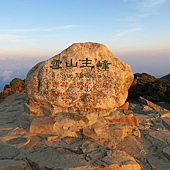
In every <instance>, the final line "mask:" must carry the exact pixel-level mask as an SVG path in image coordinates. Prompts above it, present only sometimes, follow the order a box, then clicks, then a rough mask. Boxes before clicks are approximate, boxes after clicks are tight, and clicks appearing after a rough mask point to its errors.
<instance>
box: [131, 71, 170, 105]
mask: <svg viewBox="0 0 170 170" xmlns="http://www.w3.org/2000/svg"><path fill="white" fill-rule="evenodd" d="M140 96H142V97H144V98H146V99H148V100H150V101H152V102H163V101H166V102H170V82H169V81H168V80H165V79H160V78H155V77H154V76H151V75H149V74H147V73H136V74H134V81H133V83H132V85H131V87H130V89H129V93H128V99H139V97H140Z"/></svg>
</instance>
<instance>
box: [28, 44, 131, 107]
mask: <svg viewBox="0 0 170 170" xmlns="http://www.w3.org/2000/svg"><path fill="white" fill-rule="evenodd" d="M132 81H133V73H132V70H131V67H130V66H129V65H128V64H126V63H125V62H123V61H121V60H120V59H118V58H116V57H115V56H114V55H113V54H112V52H110V51H109V50H108V48H107V47H106V46H105V45H103V44H99V43H91V42H88V43H76V44H73V45H71V46H70V47H68V48H67V49H65V50H64V51H62V52H61V53H60V54H58V55H56V56H54V57H52V58H50V59H49V60H47V61H44V62H40V63H39V64H37V65H36V66H34V67H33V68H32V69H31V70H30V71H29V73H28V75H27V78H26V94H27V97H28V100H29V102H30V103H31V102H32V103H41V104H42V103H43V104H44V106H45V107H46V108H47V107H48V109H49V110H51V108H55V107H58V108H59V107H60V108H73V109H77V110H83V109H113V108H116V107H119V106H121V105H123V104H124V103H125V100H126V98H127V95H128V89H129V87H130V85H131V83H132ZM54 110H55V109H54Z"/></svg>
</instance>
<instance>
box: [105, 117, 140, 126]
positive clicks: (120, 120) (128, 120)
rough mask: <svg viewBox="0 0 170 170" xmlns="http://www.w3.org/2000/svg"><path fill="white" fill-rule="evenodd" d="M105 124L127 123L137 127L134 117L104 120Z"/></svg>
mask: <svg viewBox="0 0 170 170" xmlns="http://www.w3.org/2000/svg"><path fill="white" fill-rule="evenodd" d="M105 121H106V122H112V123H118V122H119V123H127V124H131V125H134V126H139V123H138V120H137V119H136V117H135V116H126V117H122V118H109V117H108V118H105Z"/></svg>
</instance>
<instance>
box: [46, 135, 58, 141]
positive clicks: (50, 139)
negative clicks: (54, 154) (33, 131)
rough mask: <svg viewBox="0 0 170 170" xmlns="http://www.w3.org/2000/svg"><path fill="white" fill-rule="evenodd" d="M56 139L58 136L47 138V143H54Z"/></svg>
mask: <svg viewBox="0 0 170 170" xmlns="http://www.w3.org/2000/svg"><path fill="white" fill-rule="evenodd" d="M57 138H58V136H48V138H47V141H49V142H51V141H55V140H56V139H57Z"/></svg>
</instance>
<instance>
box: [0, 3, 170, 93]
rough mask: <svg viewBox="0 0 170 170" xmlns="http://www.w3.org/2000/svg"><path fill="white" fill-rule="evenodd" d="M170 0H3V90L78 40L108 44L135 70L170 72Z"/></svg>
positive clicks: (0, 53) (0, 21)
mask: <svg viewBox="0 0 170 170" xmlns="http://www.w3.org/2000/svg"><path fill="white" fill-rule="evenodd" d="M169 10H170V0H0V90H1V88H2V87H3V86H4V84H8V83H9V82H10V81H11V79H12V78H15V77H18V78H22V79H24V78H25V77H26V74H27V72H28V70H29V69H31V68H32V67H33V66H34V65H35V64H36V63H38V62H40V61H43V60H47V59H49V58H51V57H53V56H54V55H56V54H58V53H60V52H61V51H63V50H64V49H66V48H67V47H69V46H70V45H71V44H73V43H78V42H98V43H102V44H104V45H106V46H107V47H108V48H109V50H110V51H111V52H112V53H113V54H114V55H115V56H116V57H118V58H119V59H121V60H123V61H125V62H127V63H128V64H129V65H130V66H131V67H132V70H133V72H134V73H143V72H145V73H148V74H151V75H153V76H155V77H162V76H164V75H166V74H169V73H170V68H169V64H170V11H169Z"/></svg>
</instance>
